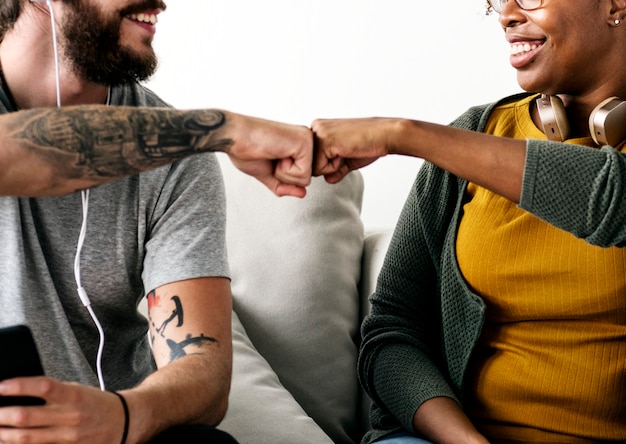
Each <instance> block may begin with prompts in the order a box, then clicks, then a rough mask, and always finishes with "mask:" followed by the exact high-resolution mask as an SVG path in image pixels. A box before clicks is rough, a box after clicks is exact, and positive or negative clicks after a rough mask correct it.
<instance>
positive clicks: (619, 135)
mask: <svg viewBox="0 0 626 444" xmlns="http://www.w3.org/2000/svg"><path fill="white" fill-rule="evenodd" d="M589 132H590V133H591V137H592V138H593V141H594V142H595V143H597V144H598V145H609V146H613V147H614V146H617V145H619V143H620V142H621V141H622V140H624V138H626V102H622V101H621V100H620V99H619V98H618V97H609V98H608V99H606V100H604V101H602V102H600V104H599V105H598V106H596V107H595V108H594V109H593V111H592V112H591V115H590V116H589Z"/></svg>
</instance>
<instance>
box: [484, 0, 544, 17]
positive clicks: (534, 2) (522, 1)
mask: <svg viewBox="0 0 626 444" xmlns="http://www.w3.org/2000/svg"><path fill="white" fill-rule="evenodd" d="M507 1H508V0H487V2H488V3H489V6H491V9H493V10H494V11H496V12H497V13H498V14H499V13H501V12H502V8H503V7H504V4H505V3H506V2H507ZM541 2H542V0H515V3H517V5H518V6H519V7H520V8H521V9H524V10H526V11H531V10H533V9H538V8H540V7H541Z"/></svg>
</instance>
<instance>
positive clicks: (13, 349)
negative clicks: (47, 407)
mask: <svg viewBox="0 0 626 444" xmlns="http://www.w3.org/2000/svg"><path fill="white" fill-rule="evenodd" d="M43 374H44V371H43V367H42V365H41V360H40V359H39V352H38V351H37V345H36V344H35V340H34V339H33V335H32V333H31V331H30V328H28V326H26V325H15V326H12V327H5V328H0V381H1V380H4V379H9V378H15V377H19V376H41V375H43ZM42 404H45V401H44V400H43V399H41V398H37V397H34V396H0V407H3V406H10V405H42Z"/></svg>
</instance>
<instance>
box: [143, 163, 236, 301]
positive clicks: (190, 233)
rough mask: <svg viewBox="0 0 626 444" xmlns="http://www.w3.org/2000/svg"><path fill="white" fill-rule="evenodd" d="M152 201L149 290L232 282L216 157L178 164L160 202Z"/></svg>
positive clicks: (145, 275) (147, 264) (147, 266)
mask: <svg viewBox="0 0 626 444" xmlns="http://www.w3.org/2000/svg"><path fill="white" fill-rule="evenodd" d="M147 188H149V187H147ZM142 197H143V196H142ZM151 199H152V202H153V204H152V205H151V207H150V208H148V207H146V208H145V214H146V218H148V220H147V224H146V225H147V227H148V232H147V238H146V241H145V242H146V245H145V248H146V256H145V260H144V268H143V271H142V278H143V282H144V288H145V291H146V292H149V291H152V290H153V289H155V288H157V287H159V286H161V285H164V284H167V283H171V282H176V281H180V280H186V279H194V278H199V277H227V278H229V277H230V276H229V275H230V272H229V268H228V260H227V255H226V245H225V243H226V241H225V224H226V202H225V200H226V199H225V192H224V181H223V177H222V172H221V169H220V166H219V163H218V161H217V158H216V155H215V154H213V153H207V154H200V155H195V156H191V157H188V158H186V159H183V160H181V161H178V162H175V163H173V164H172V165H171V167H170V168H169V171H168V173H167V176H166V177H165V180H164V181H163V184H162V188H161V190H160V193H159V194H158V197H157V198H156V200H154V198H150V197H148V196H146V201H148V202H149V201H151Z"/></svg>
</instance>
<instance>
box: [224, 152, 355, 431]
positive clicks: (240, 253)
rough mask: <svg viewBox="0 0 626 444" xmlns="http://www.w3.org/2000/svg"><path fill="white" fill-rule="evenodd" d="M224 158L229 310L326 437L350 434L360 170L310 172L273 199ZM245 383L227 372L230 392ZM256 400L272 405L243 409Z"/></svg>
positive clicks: (353, 376)
mask: <svg viewBox="0 0 626 444" xmlns="http://www.w3.org/2000/svg"><path fill="white" fill-rule="evenodd" d="M222 159H224V158H222ZM222 166H223V171H224V177H225V182H226V196H227V202H228V204H227V217H228V221H227V246H228V255H229V260H230V265H231V276H232V291H233V301H234V309H235V311H236V313H237V315H238V317H239V319H240V320H241V323H242V324H243V326H244V327H245V329H246V331H247V333H248V336H249V338H250V340H251V341H252V343H253V344H254V346H255V347H256V349H257V350H258V351H259V352H260V353H261V355H262V356H263V357H264V358H265V359H266V360H267V362H268V363H269V365H270V366H271V367H272V369H273V370H274V371H275V372H276V374H277V375H278V378H279V379H280V382H281V384H282V385H283V386H284V387H285V388H286V389H287V390H288V391H289V392H290V393H291V394H292V395H293V397H294V398H295V400H296V401H297V402H298V403H299V404H300V406H302V408H303V409H304V411H306V413H307V414H308V415H310V416H311V417H312V418H313V419H314V420H315V422H316V423H317V424H319V425H320V426H321V428H322V429H323V430H324V431H325V433H326V434H328V435H329V436H330V437H331V439H332V440H333V442H335V443H346V442H348V443H351V442H355V441H358V439H359V437H360V433H361V431H360V430H359V422H360V421H359V419H358V418H359V406H358V400H359V388H358V381H357V376H356V358H357V346H356V343H355V342H356V340H357V338H358V335H359V326H360V317H359V315H360V307H359V294H358V283H359V277H360V269H361V255H362V249H363V225H362V222H361V219H360V209H361V202H362V195H363V178H362V176H361V174H360V173H359V172H354V173H351V174H350V175H348V176H347V177H346V178H345V179H344V180H343V181H342V182H340V183H339V184H337V185H329V184H327V183H326V182H325V181H324V179H323V178H315V179H314V180H313V182H312V184H311V185H310V186H309V187H308V189H307V197H306V198H304V199H297V198H292V197H283V198H277V197H276V196H274V195H273V194H272V193H271V192H270V191H269V190H268V189H266V188H265V186H263V185H262V184H260V183H259V182H258V181H256V180H255V179H253V178H251V177H249V176H247V175H245V174H243V173H241V172H239V171H238V170H236V169H235V168H233V167H232V165H231V164H230V162H228V160H226V161H222ZM251 381H254V379H253V378H249V379H246V378H241V377H240V376H238V375H235V376H234V378H233V388H234V390H235V393H236V392H237V391H238V390H240V389H242V388H240V387H238V385H240V384H241V385H246V384H248V385H249V384H250V383H251ZM260 382H262V381H257V382H256V383H260ZM248 389H250V387H248ZM258 406H263V408H272V407H271V405H269V404H268V403H267V402H266V400H264V399H259V400H258V402H255V403H251V407H252V411H251V412H250V414H254V412H255V410H256V409H257V408H258ZM235 408H236V406H235V407H233V409H232V410H234V409H235ZM285 419H286V420H287V421H288V418H285ZM287 421H281V426H280V427H287V426H288V424H289V423H288V422H287ZM257 442H272V441H271V440H270V441H268V440H266V439H265V438H264V437H258V440H257Z"/></svg>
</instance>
